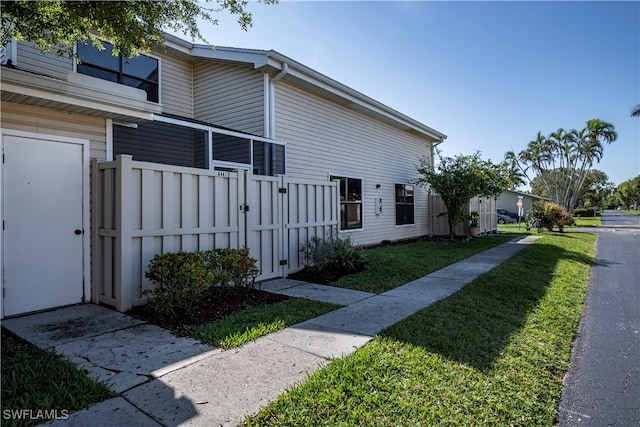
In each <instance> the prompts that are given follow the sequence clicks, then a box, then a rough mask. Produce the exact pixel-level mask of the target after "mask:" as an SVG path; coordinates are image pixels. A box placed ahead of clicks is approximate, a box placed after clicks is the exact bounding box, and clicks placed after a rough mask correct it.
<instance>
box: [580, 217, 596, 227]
mask: <svg viewBox="0 0 640 427" xmlns="http://www.w3.org/2000/svg"><path fill="white" fill-rule="evenodd" d="M574 220H575V221H576V225H575V227H600V226H601V225H602V222H601V221H600V217H599V216H597V217H595V218H594V217H587V218H575V217H574Z"/></svg>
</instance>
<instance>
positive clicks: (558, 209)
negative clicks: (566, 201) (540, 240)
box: [543, 202, 567, 233]
mask: <svg viewBox="0 0 640 427" xmlns="http://www.w3.org/2000/svg"><path fill="white" fill-rule="evenodd" d="M543 208H544V212H545V215H547V216H548V218H549V221H548V223H549V224H550V225H549V226H547V229H548V230H549V231H552V230H553V226H554V225H557V226H558V230H560V232H561V233H562V232H563V231H564V225H565V221H566V218H567V210H566V209H565V208H564V207H562V206H560V205H557V204H555V203H551V202H545V203H544V206H543Z"/></svg>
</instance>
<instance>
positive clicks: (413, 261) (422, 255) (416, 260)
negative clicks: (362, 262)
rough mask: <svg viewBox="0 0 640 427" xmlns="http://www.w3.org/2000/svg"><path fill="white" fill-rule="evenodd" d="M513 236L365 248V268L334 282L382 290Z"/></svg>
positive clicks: (363, 288)
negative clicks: (366, 264) (366, 262)
mask: <svg viewBox="0 0 640 427" xmlns="http://www.w3.org/2000/svg"><path fill="white" fill-rule="evenodd" d="M512 238H513V236H483V237H479V238H476V239H473V240H471V241H469V242H432V241H419V242H413V243H405V244H398V245H390V246H383V247H378V248H373V249H367V250H365V251H364V255H365V257H366V258H367V260H368V261H369V266H368V267H367V269H366V270H365V271H362V272H360V273H358V274H353V275H350V276H345V277H343V278H341V279H340V280H338V281H337V282H335V283H332V285H333V286H338V287H341V288H349V289H357V290H360V291H367V292H375V293H381V292H386V291H388V290H390V289H393V288H396V287H398V286H401V285H404V284H405V283H407V282H410V281H412V280H416V279H418V278H420V277H422V276H425V275H427V274H429V273H433V272H434V271H436V270H439V269H441V268H444V267H446V266H447V265H449V264H453V263H455V262H458V261H461V260H463V259H465V258H468V257H470V256H472V255H474V254H476V253H478V252H482V251H484V250H486V249H489V248H492V247H494V246H497V245H500V244H502V243H506V242H507V241H509V240H510V239H512Z"/></svg>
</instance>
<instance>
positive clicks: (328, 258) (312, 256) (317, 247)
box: [300, 234, 366, 272]
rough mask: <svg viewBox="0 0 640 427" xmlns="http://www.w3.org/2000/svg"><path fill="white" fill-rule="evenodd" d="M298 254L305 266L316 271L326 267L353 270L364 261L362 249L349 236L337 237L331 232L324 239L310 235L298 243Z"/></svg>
mask: <svg viewBox="0 0 640 427" xmlns="http://www.w3.org/2000/svg"><path fill="white" fill-rule="evenodd" d="M300 255H301V257H302V259H303V262H304V264H305V266H306V267H308V268H312V269H315V270H316V271H318V272H321V271H324V270H326V269H328V268H335V269H339V270H345V271H353V270H355V269H356V267H358V266H359V265H360V264H361V263H362V262H365V261H366V259H365V257H364V253H363V249H362V248H361V247H360V246H357V245H355V244H354V242H353V240H352V239H351V237H350V236H345V237H338V236H336V235H333V234H329V235H327V236H326V237H325V238H324V239H323V238H320V237H318V236H313V237H311V238H310V239H309V240H308V241H307V242H305V243H303V244H301V245H300Z"/></svg>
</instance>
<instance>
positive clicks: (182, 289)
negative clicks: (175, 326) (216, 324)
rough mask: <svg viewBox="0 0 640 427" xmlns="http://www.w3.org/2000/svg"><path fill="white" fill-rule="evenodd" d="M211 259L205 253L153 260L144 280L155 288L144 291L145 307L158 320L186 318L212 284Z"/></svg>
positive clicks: (188, 253)
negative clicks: (153, 284) (163, 318)
mask: <svg viewBox="0 0 640 427" xmlns="http://www.w3.org/2000/svg"><path fill="white" fill-rule="evenodd" d="M211 267H212V262H211V257H210V254H209V253H205V252H177V253H166V254H158V255H156V256H154V257H153V259H152V260H151V263H150V264H149V268H148V269H147V271H146V272H145V277H146V278H147V279H149V280H150V281H151V282H152V283H155V284H157V285H158V287H157V288H156V289H154V290H149V289H147V290H145V291H144V294H145V295H149V296H151V299H150V301H149V303H148V304H149V308H150V309H151V310H152V311H154V312H155V313H156V314H158V315H159V316H161V317H165V316H175V315H176V312H177V311H178V312H180V313H184V314H186V315H190V314H191V312H192V309H193V307H194V305H195V304H196V303H197V302H198V301H199V300H200V298H201V297H202V296H203V295H204V293H205V292H206V291H207V289H208V288H209V287H210V286H211V284H212V281H213V269H212V268H211Z"/></svg>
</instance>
